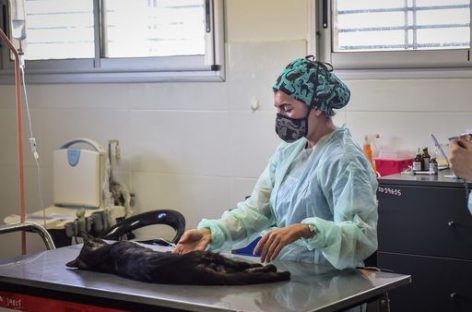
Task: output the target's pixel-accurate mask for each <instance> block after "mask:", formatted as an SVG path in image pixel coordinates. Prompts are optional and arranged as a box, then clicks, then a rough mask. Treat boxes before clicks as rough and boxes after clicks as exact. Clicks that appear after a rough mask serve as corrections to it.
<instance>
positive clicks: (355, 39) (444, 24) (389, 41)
mask: <svg viewBox="0 0 472 312" xmlns="http://www.w3.org/2000/svg"><path fill="white" fill-rule="evenodd" d="M437 2H438V1H437V0H436V1H433V0H431V1H424V0H423V1H417V0H387V1H381V3H379V2H377V1H376V2H374V1H372V2H370V1H348V0H337V1H333V3H334V9H333V43H334V45H333V51H335V52H349V51H379V50H380V51H383V50H389V51H396V50H397V51H398V50H400V51H401V50H436V49H460V48H468V47H469V44H470V30H469V29H470V13H469V10H470V4H469V1H464V0H449V1H442V2H443V3H442V4H436V3H437ZM439 2H441V1H439ZM399 4H402V5H399Z"/></svg>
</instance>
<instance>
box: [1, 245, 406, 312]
mask: <svg viewBox="0 0 472 312" xmlns="http://www.w3.org/2000/svg"><path fill="white" fill-rule="evenodd" d="M81 247H82V244H79V245H72V246H67V247H62V248H58V249H54V250H47V251H44V252H40V253H35V254H30V255H25V256H20V257H17V258H14V259H9V260H6V261H2V262H0V307H7V308H12V309H18V310H26V311H40V312H41V311H48V312H52V311H87V312H95V311H103V312H105V311H106V312H111V311H123V310H128V311H151V310H153V311H205V312H207V311H270V312H277V311H297V312H302V311H339V310H343V309H345V308H348V307H350V306H353V305H357V304H359V303H363V302H368V301H372V300H375V299H376V298H379V297H381V296H383V295H384V294H385V293H386V292H388V291H389V290H391V289H394V288H397V287H399V286H402V285H407V284H409V283H410V282H411V278H410V276H409V275H400V274H394V273H385V272H376V271H371V270H365V269H358V270H354V269H352V270H342V271H338V270H334V269H331V268H328V267H325V266H319V265H313V264H304V263H295V262H281V261H279V262H277V261H276V262H275V263H274V264H275V265H276V266H277V268H278V269H279V270H288V271H290V272H291V274H292V275H291V280H290V281H287V282H278V283H272V284H259V285H247V286H224V287H222V286H189V285H185V286H182V285H166V284H151V283H144V282H139V281H134V280H131V279H125V278H122V277H119V276H116V275H112V274H104V273H97V272H92V271H82V270H76V269H71V268H67V267H66V266H65V263H66V262H68V261H70V260H72V259H74V258H75V257H76V256H77V255H78V254H79V251H80V249H81ZM152 248H155V249H158V250H169V249H168V247H160V246H153V247H152ZM228 257H234V258H240V259H241V258H243V259H244V260H247V261H257V260H258V258H253V257H242V256H234V255H228Z"/></svg>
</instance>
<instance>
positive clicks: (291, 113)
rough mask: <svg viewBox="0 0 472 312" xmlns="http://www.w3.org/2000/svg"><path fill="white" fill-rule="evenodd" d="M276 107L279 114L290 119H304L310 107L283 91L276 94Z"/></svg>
mask: <svg viewBox="0 0 472 312" xmlns="http://www.w3.org/2000/svg"><path fill="white" fill-rule="evenodd" d="M274 107H275V110H276V111H277V113H278V114H282V115H284V116H287V117H290V118H295V119H299V118H304V117H305V116H306V114H307V112H308V107H306V105H305V103H303V102H302V101H299V100H296V99H294V98H292V97H291V96H289V95H287V94H286V93H284V92H282V91H277V92H275V95H274Z"/></svg>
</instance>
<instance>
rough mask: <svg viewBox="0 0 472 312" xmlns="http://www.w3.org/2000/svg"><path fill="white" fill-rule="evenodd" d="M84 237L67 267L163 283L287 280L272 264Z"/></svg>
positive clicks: (237, 283)
mask: <svg viewBox="0 0 472 312" xmlns="http://www.w3.org/2000/svg"><path fill="white" fill-rule="evenodd" d="M84 236H85V237H84V245H83V247H82V250H81V251H80V254H79V256H78V257H77V258H76V259H75V260H72V261H70V262H68V263H67V264H66V265H67V266H68V267H76V268H79V269H84V270H92V271H98V272H104V273H114V274H117V275H119V276H122V277H126V278H132V279H135V280H139V281H143V282H152V283H163V284H188V285H190V284H193V285H243V284H259V283H272V282H278V281H284V280H288V279H289V278H290V273H289V272H277V268H276V267H275V266H274V265H272V264H268V265H265V266H262V265H261V264H259V263H249V262H243V261H235V260H232V259H229V258H226V257H224V256H222V255H220V254H217V253H213V252H208V251H192V252H189V253H187V254H183V255H179V254H175V253H172V252H160V251H155V250H152V249H150V248H146V247H143V246H141V245H138V244H136V243H133V242H129V241H119V242H116V243H111V244H108V243H107V242H105V241H104V240H101V239H98V238H93V237H90V236H88V235H84Z"/></svg>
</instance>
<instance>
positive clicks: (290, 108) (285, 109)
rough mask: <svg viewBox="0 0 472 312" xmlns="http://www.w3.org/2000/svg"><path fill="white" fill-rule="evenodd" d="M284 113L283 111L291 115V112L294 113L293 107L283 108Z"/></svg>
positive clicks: (286, 106) (284, 106) (285, 106)
mask: <svg viewBox="0 0 472 312" xmlns="http://www.w3.org/2000/svg"><path fill="white" fill-rule="evenodd" d="M282 111H283V112H284V113H289V112H291V111H292V107H291V106H288V105H283V106H282Z"/></svg>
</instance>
